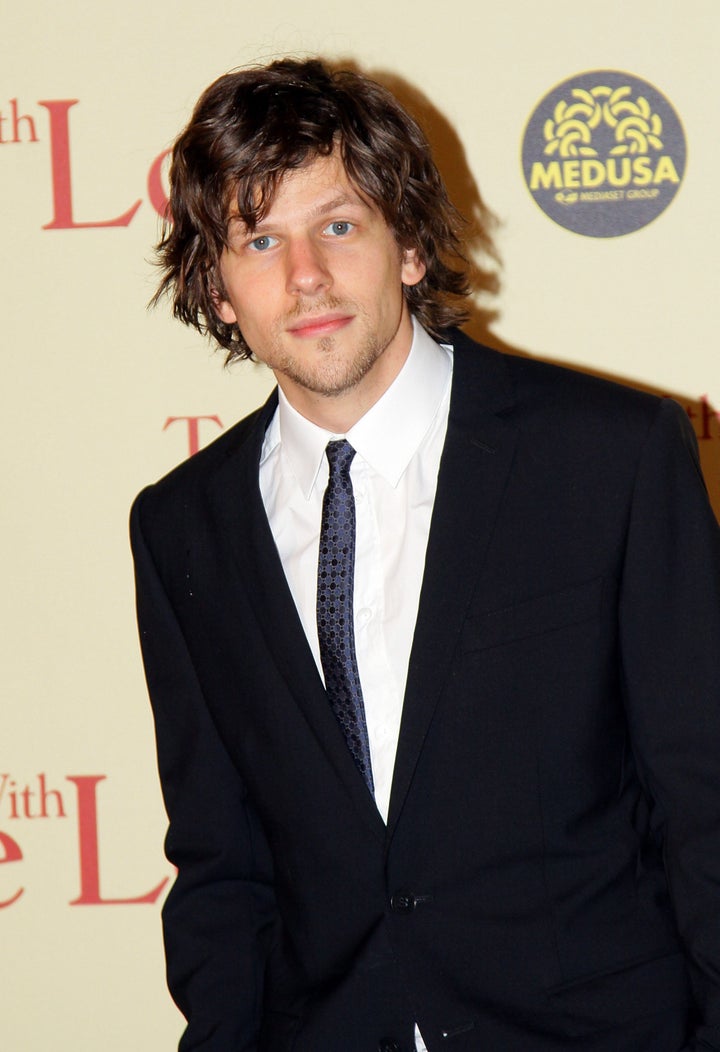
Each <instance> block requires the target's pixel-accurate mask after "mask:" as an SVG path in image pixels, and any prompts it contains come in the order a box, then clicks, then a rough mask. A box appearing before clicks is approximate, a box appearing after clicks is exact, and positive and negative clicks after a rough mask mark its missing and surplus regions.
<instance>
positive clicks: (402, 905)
mask: <svg viewBox="0 0 720 1052" xmlns="http://www.w3.org/2000/svg"><path fill="white" fill-rule="evenodd" d="M416 905H417V899H416V898H415V896H414V895H413V893H412V892H411V891H396V892H395V893H394V894H393V895H391V896H390V909H391V910H392V911H393V913H412V911H413V910H414V909H415V906H416Z"/></svg>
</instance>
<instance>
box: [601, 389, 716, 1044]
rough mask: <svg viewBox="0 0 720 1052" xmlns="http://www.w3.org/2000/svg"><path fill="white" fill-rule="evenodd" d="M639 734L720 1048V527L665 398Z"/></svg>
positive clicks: (638, 584) (640, 603) (637, 664)
mask: <svg viewBox="0 0 720 1052" xmlns="http://www.w3.org/2000/svg"><path fill="white" fill-rule="evenodd" d="M620 616H621V622H620V624H621V638H620V643H621V654H622V674H623V681H624V688H625V695H626V702H627V711H628V720H629V725H630V734H631V740H632V743H633V748H634V752H635V758H636V762H637V765H638V770H639V773H640V777H641V779H642V780H643V781H644V784H645V788H646V792H647V794H648V796H649V798H650V799H651V801H652V802H653V809H654V813H653V824H654V827H655V829H656V832H657V835H658V837H659V838H660V839H661V841H662V844H663V851H664V858H665V868H666V873H667V879H668V884H669V888H670V893H671V897H672V901H673V905H674V910H675V916H676V921H677V926H678V931H679V934H680V937H681V940H682V942H683V945H684V948H685V952H686V956H687V961H688V966H689V973H690V979H691V983H692V987H693V992H694V996H695V1001H696V1004H697V1005H698V1007H699V1010H700V1016H699V1021H698V1026H697V1029H696V1030H695V1032H694V1034H693V1036H692V1039H691V1041H690V1043H689V1044H688V1046H687V1052H690V1050H697V1052H700V1050H701V1049H702V1050H703V1052H708V1050H710V1049H717V1050H720V531H719V530H718V524H717V522H716V520H715V517H714V515H713V513H712V510H711V507H710V504H709V501H708V499H707V493H706V491H705V487H704V483H703V480H702V476H701V473H700V467H699V462H698V457H697V443H696V440H695V435H694V433H693V431H692V428H691V426H690V424H689V422H688V419H687V416H686V414H685V413H684V412H683V411H682V410H681V409H680V407H679V406H677V405H676V404H675V403H673V402H670V401H664V402H663V403H661V405H660V408H659V411H658V414H657V417H656V419H655V422H654V425H653V427H652V429H651V431H650V433H649V436H648V439H647V441H646V444H645V448H644V452H643V455H642V458H641V461H640V464H639V469H638V473H637V477H636V482H635V490H634V499H633V506H632V515H631V520H630V526H629V533H628V543H627V548H626V557H625V566H624V573H623V583H622V598H621V608H620Z"/></svg>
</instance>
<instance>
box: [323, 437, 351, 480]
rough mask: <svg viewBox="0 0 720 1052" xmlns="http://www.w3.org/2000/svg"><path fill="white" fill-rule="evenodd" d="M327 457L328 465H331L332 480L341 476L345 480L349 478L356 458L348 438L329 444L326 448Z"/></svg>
mask: <svg viewBox="0 0 720 1052" xmlns="http://www.w3.org/2000/svg"><path fill="white" fill-rule="evenodd" d="M325 455H326V456H327V458H328V464H329V465H330V478H338V477H341V476H344V477H345V478H348V477H349V474H350V465H351V464H352V459H353V457H354V456H355V450H354V449H353V447H352V446H351V445H350V443H349V442H348V440H347V439H346V438H339V439H336V440H335V441H334V442H328V444H327V446H326V447H325Z"/></svg>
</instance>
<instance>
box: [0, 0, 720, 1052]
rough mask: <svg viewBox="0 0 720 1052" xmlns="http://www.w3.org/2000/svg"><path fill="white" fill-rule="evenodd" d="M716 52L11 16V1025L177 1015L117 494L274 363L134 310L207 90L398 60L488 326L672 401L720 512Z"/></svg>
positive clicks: (511, 21)
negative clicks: (314, 58) (168, 977)
mask: <svg viewBox="0 0 720 1052" xmlns="http://www.w3.org/2000/svg"><path fill="white" fill-rule="evenodd" d="M719 49H720V4H718V3H717V0H685V3H683V4H682V5H679V4H662V5H661V4H658V3H657V2H656V0H636V2H635V3H634V4H631V5H627V4H625V3H619V2H615V0H608V2H606V3H605V4H604V5H602V7H601V8H599V7H598V8H594V7H587V8H582V7H578V6H577V4H575V3H572V2H570V0H556V2H555V3H554V4H551V5H547V4H545V5H543V4H527V3H525V2H524V0H503V2H502V3H500V2H487V3H477V2H473V3H470V2H469V0H467V2H458V3H455V2H453V0H450V2H449V3H447V4H444V5H442V7H438V5H437V4H436V3H434V2H430V0H413V2H412V3H411V2H410V0H397V2H396V3H394V4H388V3H387V2H385V0H366V3H364V4H363V5H353V4H348V5H346V6H345V7H339V8H338V7H337V6H333V7H332V9H331V8H329V7H328V6H327V4H326V3H323V2H321V0H308V2H307V3H306V4H305V5H304V6H303V9H302V11H301V12H300V11H299V10H298V8H297V5H296V4H293V3H290V2H288V0H275V3H273V4H267V5H259V6H258V5H254V4H251V3H249V2H248V0H233V2H232V3H230V2H228V0H216V2H215V3H213V4H212V5H209V7H208V6H207V5H206V7H205V8H204V9H203V8H202V6H199V5H197V4H190V3H187V2H185V0H178V2H175V3H169V2H168V0H156V3H154V4H146V3H140V2H139V0H127V2H125V3H120V4H103V3H100V4H97V5H88V4H86V3H81V2H80V0H68V2H67V3H66V4H63V5H56V4H51V3H50V2H49V0H44V2H38V0H28V2H27V3H26V4H24V5H12V7H11V9H9V10H5V11H4V12H3V15H2V33H1V34H0V55H1V56H2V62H1V64H0V70H1V77H0V79H1V81H2V88H1V89H0V179H1V184H0V185H1V186H2V196H1V198H0V207H1V208H2V232H3V233H2V252H1V258H2V268H3V269H2V275H1V277H2V280H1V282H0V288H2V314H1V322H2V334H3V354H4V363H5V365H4V370H5V379H4V382H3V384H2V395H1V397H2V421H3V432H4V435H3V442H2V456H3V461H4V465H3V475H2V477H3V480H4V498H3V501H2V505H3V511H2V522H3V530H2V538H3V597H2V602H3V612H2V637H3V642H4V647H3V662H2V665H3V705H2V735H1V736H0V945H1V947H2V949H1V950H0V982H1V983H2V991H3V998H2V1010H1V1011H0V1047H1V1048H2V1049H3V1050H7V1052H37V1050H39V1049H42V1050H43V1052H97V1050H98V1049H102V1050H103V1052H121V1050H122V1052H125V1050H126V1049H128V1048H133V1049H139V1050H141V1052H143V1050H152V1052H158V1050H161V1049H168V1050H169V1049H172V1048H174V1047H175V1046H176V1043H177V1040H178V1037H179V1034H180V1032H181V1030H182V1020H181V1018H180V1016H179V1014H178V1013H177V1011H176V1010H175V1008H174V1006H173V1005H172V1003H171V1002H170V1000H169V998H168V995H167V993H166V990H165V984H164V964H163V957H162V946H161V933H160V908H161V905H162V901H163V898H164V896H165V894H166V891H167V889H168V886H169V883H170V882H171V881H172V877H173V874H172V869H171V867H170V866H169V865H168V863H167V862H166V861H165V859H164V856H163V853H162V839H163V835H164V831H165V816H164V812H163V808H162V802H161V798H160V791H159V787H158V783H157V776H156V772H155V755H154V742H153V737H152V725H151V719H150V712H149V706H148V703H147V698H146V692H145V685H144V680H143V676H142V669H141V665H140V658H139V650H138V645H137V639H136V632H135V621H134V609H133V591H132V577H131V563H130V556H129V551H128V545H127V525H126V524H127V513H128V509H129V506H130V503H131V501H132V498H133V496H134V495H135V493H136V492H137V491H138V490H139V489H140V488H141V487H142V486H143V485H144V484H146V483H147V482H150V481H153V480H155V479H156V478H158V477H159V476H161V475H162V474H164V473H165V472H166V471H168V470H169V469H170V468H171V467H172V466H173V465H175V464H176V463H178V462H179V461H180V460H182V459H183V458H185V457H187V456H189V455H192V453H193V452H194V451H195V450H197V449H198V448H199V447H201V446H203V445H205V444H206V443H208V442H210V441H212V440H213V439H214V438H215V437H216V436H217V435H219V434H220V433H221V432H222V431H223V430H224V429H225V428H227V427H228V426H229V425H231V424H232V423H233V422H234V421H236V420H238V419H239V418H240V417H242V416H243V415H245V414H246V413H247V412H248V411H249V410H251V409H252V408H254V407H255V406H256V405H257V404H259V402H260V401H261V400H263V399H264V398H265V397H266V395H267V393H268V392H269V391H270V389H271V387H272V383H271V377H270V376H269V375H268V374H267V373H266V372H265V371H264V370H263V368H262V367H260V366H256V365H253V364H250V363H242V364H240V365H235V366H233V367H232V368H229V369H225V368H224V367H223V356H222V355H221V354H216V353H214V352H213V351H212V348H211V347H210V346H209V345H208V344H207V343H206V342H205V341H203V340H202V339H201V338H200V337H198V336H197V334H194V333H191V332H190V331H188V330H186V329H184V328H183V327H182V326H181V325H180V324H179V323H177V322H174V321H172V320H171V318H170V317H169V310H168V309H167V307H165V308H163V306H162V305H161V307H159V308H157V309H155V310H154V311H148V310H147V308H146V304H147V302H148V300H149V299H150V298H151V296H152V294H153V291H154V286H155V282H156V280H157V274H156V272H155V269H154V264H153V260H152V246H153V244H154V243H155V241H156V240H157V238H158V234H159V229H160V218H159V217H160V215H161V214H162V211H163V208H164V205H165V199H166V192H167V151H168V148H169V146H170V144H171V143H172V140H173V138H174V136H175V135H176V134H177V132H178V131H179V129H180V128H181V126H182V125H183V124H184V122H185V121H186V119H187V117H188V116H189V113H190V110H191V108H192V106H193V104H194V101H195V99H196V98H197V96H198V94H199V93H200V91H201V90H202V89H203V88H204V87H205V86H206V85H207V84H208V83H209V82H210V81H211V80H213V79H214V78H215V77H216V76H218V75H219V74H221V73H223V72H226V71H227V70H229V69H232V68H234V67H237V66H241V65H245V64H248V63H253V62H258V61H260V62H266V61H269V60H271V59H273V58H276V57H280V56H282V55H285V54H292V55H296V56H303V55H307V54H315V53H318V54H322V55H323V56H325V57H327V58H328V59H331V60H343V61H345V62H347V63H351V64H353V65H354V66H356V67H357V68H360V69H362V70H364V71H366V72H368V73H370V74H371V75H375V76H376V77H377V78H378V79H380V80H382V81H383V82H384V83H386V84H388V85H389V86H390V87H392V88H393V90H395V91H396V93H397V94H398V95H399V96H400V98H401V99H402V101H403V102H405V103H406V105H408V106H409V108H411V109H412V110H413V111H414V112H415V113H416V114H417V115H419V117H420V119H421V121H422V122H423V123H424V125H425V127H426V130H427V132H428V135H429V137H430V139H431V141H432V142H433V144H434V145H435V149H436V151H437V155H438V159H439V162H440V166H441V168H442V169H443V171H444V173H445V175H446V178H447V182H448V185H449V187H450V189H451V193H452V195H453V196H454V198H455V200H456V202H457V203H458V205H459V206H460V208H461V210H462V211H463V212H464V213H465V214H466V216H467V217H468V218H469V219H470V220H471V222H472V224H473V225H472V228H471V235H472V236H471V242H472V248H473V252H474V254H475V261H476V276H477V280H478V287H479V293H478V296H477V299H476V303H475V307H474V311H473V318H472V322H471V325H470V327H469V328H470V331H471V332H472V334H473V335H474V336H476V337H479V338H481V339H485V340H486V341H487V342H490V343H491V344H493V345H494V346H497V347H500V348H502V349H505V350H507V351H508V353H513V354H526V355H533V356H537V357H539V358H543V359H547V360H552V361H558V362H562V363H566V364H569V365H571V366H573V367H576V368H579V369H583V370H587V371H590V372H593V373H596V374H600V375H604V376H608V377H611V378H615V379H617V380H619V381H621V382H623V383H630V384H634V385H637V386H640V387H643V388H645V389H648V390H652V391H656V392H659V393H667V394H670V395H672V396H673V397H675V398H676V399H678V401H679V402H680V403H681V404H682V405H683V406H684V407H685V408H686V410H687V412H688V415H689V416H690V418H691V420H692V424H693V426H694V428H695V432H696V434H697V437H698V441H699V445H700V450H701V455H702V462H703V467H704V471H705V475H706V479H707V483H708V487H709V490H710V492H711V497H712V500H713V504H714V507H715V509H716V511H718V512H720V420H719V418H718V410H719V409H720V362H719V361H718V353H717V333H718V329H719V328H720V317H719V314H720V310H719V307H718V304H720V296H719V295H718V291H717V286H718V277H719V276H720V275H719V268H718V250H717V234H718V223H717V219H718V198H719V186H720V183H719V180H720V142H719V140H718V136H717V131H716V129H717V122H718V98H720V83H719V78H720V73H719V67H718V62H717V55H718V53H719Z"/></svg>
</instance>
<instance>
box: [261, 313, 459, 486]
mask: <svg viewBox="0 0 720 1052" xmlns="http://www.w3.org/2000/svg"><path fill="white" fill-rule="evenodd" d="M451 350H452V348H450V347H449V346H448V345H446V344H442V345H440V344H437V343H436V342H435V341H434V340H433V339H432V337H431V336H430V335H429V334H428V333H427V332H426V331H425V330H424V329H423V328H422V326H421V325H420V324H419V322H418V321H417V320H416V319H415V318H413V340H412V345H411V347H410V353H409V354H408V357H407V359H406V361H405V364H404V365H403V367H402V369H401V370H400V372H399V373H398V375H397V376H396V377H395V380H394V381H393V382H392V384H391V385H390V387H388V389H387V391H385V393H384V394H383V395H382V397H381V398H379V399H378V401H377V402H376V403H375V405H373V406H372V407H371V408H370V409H369V410H368V411H367V413H365V415H364V416H362V417H361V418H360V420H358V421H357V423H356V424H354V425H353V427H351V428H350V430H349V431H348V432H347V435H346V436H345V435H335V434H333V433H332V432H330V431H326V430H325V429H324V428H322V427H318V426H317V424H313V423H311V421H309V420H306V419H305V417H304V416H301V415H300V413H298V412H297V410H296V409H293V407H292V406H291V405H290V403H289V402H288V400H287V398H286V397H285V395H284V394H283V392H282V391H281V390H280V391H278V410H277V413H276V414H275V416H274V418H273V420H272V422H271V424H270V426H269V428H268V430H267V432H266V436H265V442H264V445H263V452H262V457H261V462H262V461H263V460H265V459H266V458H267V457H268V456H269V455H270V453H271V452H272V450H273V449H274V448H275V447H276V446H277V445H278V444H280V443H281V444H282V447H283V454H284V455H285V456H286V458H287V462H288V464H289V465H290V468H291V470H292V472H293V474H294V476H295V478H296V479H297V481H298V484H299V485H300V488H301V490H302V492H303V495H304V497H305V499H306V500H309V499H310V496H311V494H312V491H313V487H314V485H315V482H316V480H317V477H318V473H319V471H320V468H321V465H322V463H323V458H324V456H325V447H326V446H327V444H328V442H329V441H330V440H331V439H333V438H344V437H347V439H348V441H349V442H350V444H351V445H352V446H353V448H354V449H355V451H356V452H357V453H358V454H359V455H360V457H362V459H363V460H365V461H366V462H367V463H368V464H369V465H370V467H371V468H372V469H373V470H374V471H376V472H377V473H378V474H379V475H381V476H382V477H383V478H384V479H385V480H386V481H387V482H388V483H389V484H390V485H391V486H393V487H394V486H397V484H398V482H399V481H400V479H401V478H402V475H403V472H404V471H405V469H406V468H407V466H408V464H409V463H410V461H411V459H412V457H413V455H414V454H415V452H416V451H417V449H418V447H419V446H420V443H421V442H422V440H423V438H424V437H425V435H426V433H427V431H428V430H429V428H430V425H431V424H432V422H433V420H434V419H435V416H436V414H437V411H438V408H439V406H440V404H441V402H442V400H443V397H444V395H445V391H446V388H447V385H448V383H449V381H450V376H451V372H452V366H451V356H450V354H451Z"/></svg>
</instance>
